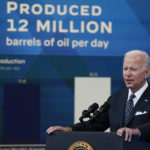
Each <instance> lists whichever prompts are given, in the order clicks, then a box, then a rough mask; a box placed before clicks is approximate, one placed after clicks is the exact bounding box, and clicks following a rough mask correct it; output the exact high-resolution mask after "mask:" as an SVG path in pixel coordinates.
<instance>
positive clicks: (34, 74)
mask: <svg viewBox="0 0 150 150" xmlns="http://www.w3.org/2000/svg"><path fill="white" fill-rule="evenodd" d="M149 6H150V1H149V0H143V1H141V0H115V1H111V0H105V1H99V0H95V1H89V0H86V1H79V0H66V1H60V0H52V1H48V0H44V1H40V0H37V1H33V0H22V1H20V0H2V2H1V5H0V10H1V12H0V22H1V24H0V31H1V35H0V143H5V142H6V141H5V138H4V137H5V134H4V133H5V132H4V129H5V127H4V125H5V122H6V120H5V117H6V114H5V112H6V111H5V108H6V107H4V104H5V103H4V101H5V96H4V89H5V88H4V87H5V86H6V85H7V84H9V85H11V84H12V85H16V84H23V85H24V86H25V85H33V84H35V85H39V107H38V105H37V107H36V108H38V109H36V111H37V110H38V112H39V116H38V115H37V117H38V118H36V119H34V118H33V120H35V122H38V124H37V128H36V129H37V132H38V134H37V136H36V137H35V136H32V137H33V139H31V141H30V142H31V143H32V142H33V141H36V142H35V143H45V136H46V134H45V130H46V128H47V127H49V126H50V125H54V124H55V125H56V124H59V125H70V124H72V123H73V113H74V110H73V108H74V77H76V76H78V77H79V76H80V77H87V76H97V77H111V89H112V91H111V92H112V93H114V92H116V91H117V90H118V89H120V88H123V87H124V83H123V81H122V60H123V55H124V53H125V52H127V51H129V50H132V49H141V50H145V51H146V52H148V53H149V54H150V51H149V50H150V44H149V43H150V22H149V20H150V9H149ZM19 94H20V95H23V94H21V93H20V92H18V95H19ZM12 101H13V99H12ZM37 101H38V100H37ZM14 103H16V105H13V107H14V109H17V107H22V106H21V104H20V106H18V105H17V101H14ZM36 104H37V103H36ZM29 105H31V106H32V105H33V102H31V103H29ZM15 106H16V107H15ZM24 109H25V108H24ZM26 109H27V108H26ZM26 109H25V110H26ZM33 111H34V109H33ZM33 111H31V112H30V113H31V114H32V113H33V114H34V112H33ZM10 113H11V112H10ZM7 114H9V112H8V111H7ZM8 116H9V115H8ZM8 116H7V117H8ZM26 117H28V116H26ZM12 130H14V128H13V129H12ZM15 132H18V130H17V128H16V130H15ZM22 136H24V135H22ZM28 136H29V135H28ZM34 138H35V139H34ZM22 139H25V138H22ZM10 141H11V137H10ZM13 142H14V141H13ZM23 142H24V143H29V141H27V140H24V141H23ZM14 143H19V140H17V139H16V141H15V142H14Z"/></svg>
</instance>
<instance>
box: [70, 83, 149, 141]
mask: <svg viewBox="0 0 150 150" xmlns="http://www.w3.org/2000/svg"><path fill="white" fill-rule="evenodd" d="M127 96H128V89H125V90H122V91H119V92H118V93H116V94H114V95H112V96H110V97H109V98H108V102H109V104H110V108H109V110H108V111H105V112H103V113H102V114H101V115H100V116H99V117H98V118H97V119H96V120H95V121H90V120H89V121H84V122H83V123H82V124H81V123H77V124H75V125H73V126H71V128H72V130H73V131H105V130H106V129H107V128H109V127H110V130H111V132H116V131H117V129H119V128H121V127H124V111H125V107H126V101H127ZM136 114H137V115H136ZM126 127H129V128H138V129H139V130H140V132H141V138H142V139H143V140H145V141H148V142H150V85H149V86H148V88H147V89H146V91H145V92H144V93H143V94H142V96H141V98H140V99H139V101H138V102H137V104H136V105H135V107H134V109H133V112H132V114H131V116H130V117H129V121H128V123H127V125H126Z"/></svg>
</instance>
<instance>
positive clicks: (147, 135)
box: [137, 122, 150, 141]
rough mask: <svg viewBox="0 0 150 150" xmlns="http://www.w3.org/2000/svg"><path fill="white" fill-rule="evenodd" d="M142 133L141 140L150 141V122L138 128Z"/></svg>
mask: <svg viewBox="0 0 150 150" xmlns="http://www.w3.org/2000/svg"><path fill="white" fill-rule="evenodd" d="M137 128H138V129H139V130H140V132H141V139H142V140H144V141H150V122H149V123H146V124H144V125H141V126H139V127H137Z"/></svg>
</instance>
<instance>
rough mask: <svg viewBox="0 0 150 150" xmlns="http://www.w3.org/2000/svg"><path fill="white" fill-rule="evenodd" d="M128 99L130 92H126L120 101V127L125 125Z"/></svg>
mask: <svg viewBox="0 0 150 150" xmlns="http://www.w3.org/2000/svg"><path fill="white" fill-rule="evenodd" d="M127 98H128V90H126V91H125V92H124V93H123V94H122V97H121V100H120V127H122V126H123V125H124V112H125V107H126V101H127Z"/></svg>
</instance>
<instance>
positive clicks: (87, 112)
mask: <svg viewBox="0 0 150 150" xmlns="http://www.w3.org/2000/svg"><path fill="white" fill-rule="evenodd" d="M98 107H99V105H98V104H97V103H93V104H92V105H91V106H89V107H88V110H83V111H82V116H81V117H80V118H79V120H80V122H81V123H82V122H83V119H84V118H87V117H89V118H91V116H90V114H91V113H93V112H94V111H95V110H96V109H98Z"/></svg>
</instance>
